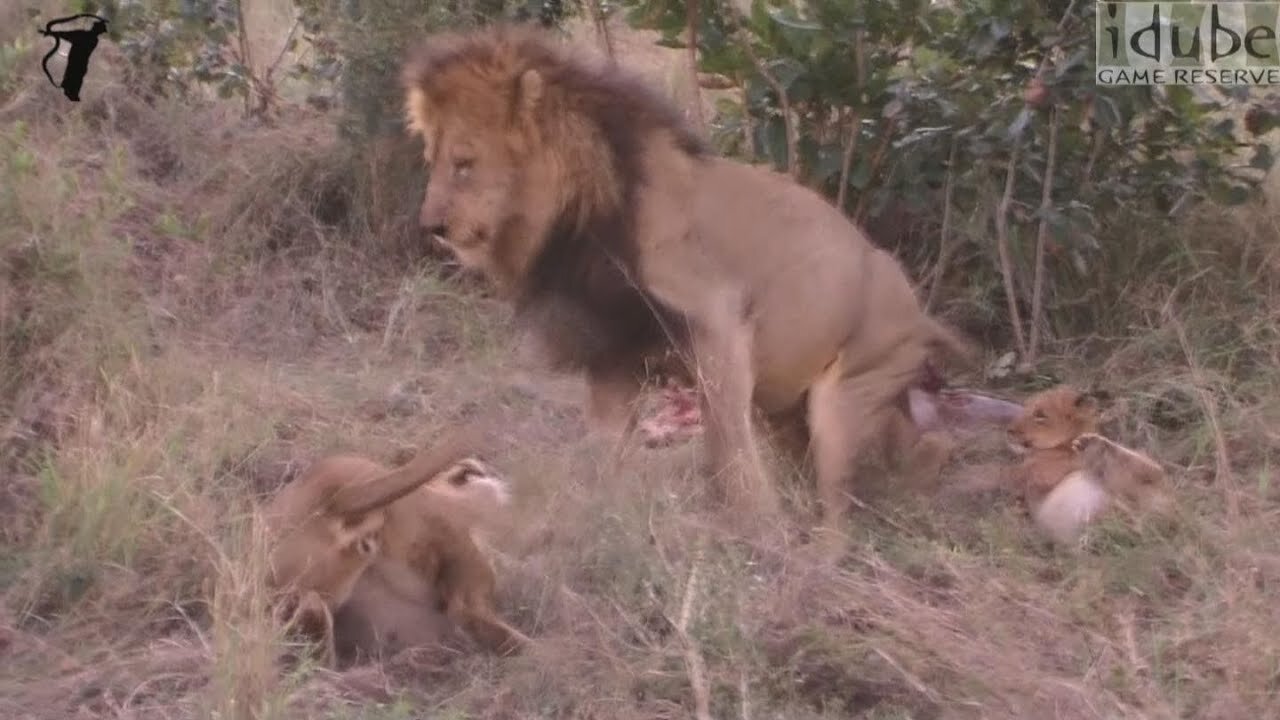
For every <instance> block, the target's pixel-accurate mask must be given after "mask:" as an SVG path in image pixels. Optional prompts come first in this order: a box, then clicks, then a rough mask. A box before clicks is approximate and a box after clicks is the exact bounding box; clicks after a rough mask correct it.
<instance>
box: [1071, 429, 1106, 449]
mask: <svg viewBox="0 0 1280 720" xmlns="http://www.w3.org/2000/svg"><path fill="white" fill-rule="evenodd" d="M1110 444H1111V441H1110V440H1107V439H1106V438H1104V437H1102V436H1101V435H1099V434H1097V433H1084V434H1083V435H1081V436H1079V437H1077V438H1076V439H1075V440H1072V441H1071V450H1072V451H1073V452H1077V453H1085V452H1089V451H1093V452H1098V451H1100V450H1102V448H1104V447H1106V446H1108V445H1110Z"/></svg>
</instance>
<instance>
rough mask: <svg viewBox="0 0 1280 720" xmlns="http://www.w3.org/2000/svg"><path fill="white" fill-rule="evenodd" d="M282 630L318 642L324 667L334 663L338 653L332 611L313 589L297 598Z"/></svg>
mask: <svg viewBox="0 0 1280 720" xmlns="http://www.w3.org/2000/svg"><path fill="white" fill-rule="evenodd" d="M284 631H285V633H286V634H292V633H297V634H298V635H300V636H302V637H304V638H306V639H307V640H309V641H311V642H318V643H319V645H320V662H321V664H322V665H323V666H324V667H326V668H333V667H334V666H335V665H336V663H337V658H338V653H337V650H336V647H335V642H334V635H333V613H332V612H330V611H329V606H328V604H326V603H325V601H324V600H323V599H322V598H321V597H320V594H319V593H317V592H316V591H315V590H308V591H307V592H305V593H302V595H301V596H299V597H298V598H297V605H296V606H295V607H294V608H293V612H292V613H290V614H289V619H288V620H287V621H286V622H285V623H284Z"/></svg>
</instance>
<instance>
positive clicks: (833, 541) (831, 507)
mask: <svg viewBox="0 0 1280 720" xmlns="http://www.w3.org/2000/svg"><path fill="white" fill-rule="evenodd" d="M883 381H884V377H883V376H881V375H880V374H879V373H874V372H872V373H866V374H863V375H856V376H852V377H845V376H844V368H843V366H842V365H841V363H840V362H836V363H833V364H832V365H831V367H829V368H828V369H827V370H826V371H824V372H823V374H822V376H821V377H819V379H818V381H817V382H815V383H814V384H813V386H812V387H811V388H810V389H809V430H810V438H811V442H812V449H813V455H814V466H815V468H816V470H817V485H818V500H819V502H820V503H821V511H820V513H821V514H820V517H819V523H818V532H819V534H820V535H821V536H823V537H821V539H820V543H821V551H822V553H823V555H824V556H826V557H827V558H828V559H834V558H835V557H836V556H838V555H839V554H840V553H841V552H843V550H844V547H845V539H844V535H843V533H842V532H841V531H840V526H841V522H842V519H843V517H844V514H845V513H846V512H847V511H848V510H849V506H850V505H852V503H853V501H852V498H851V496H850V495H849V493H848V492H847V489H846V485H847V484H849V483H850V482H851V480H852V477H851V476H852V474H853V470H854V468H855V467H856V466H857V464H858V461H859V460H860V459H861V457H862V454H863V451H864V450H865V449H866V448H867V446H868V444H869V443H872V442H874V441H875V440H877V439H880V438H882V437H883V433H884V432H885V431H886V425H887V424H888V423H889V422H890V421H891V420H892V418H893V413H894V411H895V407H894V405H893V402H894V400H895V398H896V397H897V396H898V395H899V393H900V392H901V388H900V387H894V386H891V385H889V384H886V383H884V382H883Z"/></svg>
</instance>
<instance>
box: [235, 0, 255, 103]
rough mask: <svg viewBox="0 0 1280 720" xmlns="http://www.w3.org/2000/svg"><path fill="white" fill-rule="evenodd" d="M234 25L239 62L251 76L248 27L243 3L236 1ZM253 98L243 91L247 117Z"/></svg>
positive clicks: (251, 61) (251, 65)
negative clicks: (235, 26) (235, 27)
mask: <svg viewBox="0 0 1280 720" xmlns="http://www.w3.org/2000/svg"><path fill="white" fill-rule="evenodd" d="M236 25H237V26H238V27H237V30H238V31H239V32H237V33H236V35H237V40H238V41H239V44H240V64H241V65H244V68H245V71H246V72H248V73H249V77H250V78H252V77H253V74H254V73H253V58H252V57H251V56H250V54H249V53H250V49H251V48H250V47H249V29H248V28H247V27H245V24H244V3H236ZM252 103H253V98H251V97H250V96H249V94H248V93H245V97H244V114H245V117H248V116H249V115H250V114H252V111H253V105H252Z"/></svg>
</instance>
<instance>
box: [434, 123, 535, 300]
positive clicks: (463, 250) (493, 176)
mask: <svg viewBox="0 0 1280 720" xmlns="http://www.w3.org/2000/svg"><path fill="white" fill-rule="evenodd" d="M505 135H506V133H504V132H501V131H500V129H496V128H491V127H484V126H483V125H478V126H470V127H469V126H467V124H465V123H463V122H458V121H455V122H452V123H450V124H449V125H447V126H445V127H443V128H441V129H440V131H439V134H438V135H437V137H436V138H435V142H434V143H433V147H432V148H431V152H430V154H429V155H428V156H427V158H426V160H427V164H428V167H429V172H430V177H429V179H428V182H427V190H426V196H425V197H424V198H423V201H422V210H421V213H420V214H419V217H418V219H419V222H421V223H422V226H423V227H424V228H426V230H427V232H429V233H430V234H431V235H432V236H433V237H434V238H435V239H436V240H438V241H439V242H441V243H443V244H444V245H445V246H446V247H448V248H449V249H450V250H451V251H452V252H453V253H454V255H456V256H457V258H458V260H459V262H461V263H462V265H463V266H464V267H465V268H467V269H470V270H479V271H481V272H484V273H486V274H489V275H494V274H495V271H496V270H497V268H495V267H493V265H494V258H495V251H496V248H495V243H496V242H497V241H498V240H499V239H500V238H501V237H502V235H503V233H505V232H508V231H509V229H510V225H512V224H513V223H515V222H517V218H518V217H519V213H518V212H517V208H518V207H519V204H520V202H519V201H520V198H519V197H518V192H517V191H518V189H519V187H520V185H521V183H522V181H523V180H524V178H523V173H522V172H521V171H520V167H519V163H518V158H517V157H516V156H515V153H514V152H513V148H512V147H511V146H510V144H509V143H508V142H507V138H506V137H505Z"/></svg>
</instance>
